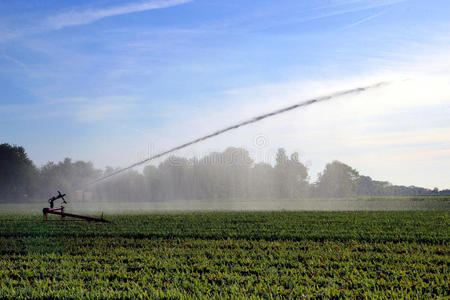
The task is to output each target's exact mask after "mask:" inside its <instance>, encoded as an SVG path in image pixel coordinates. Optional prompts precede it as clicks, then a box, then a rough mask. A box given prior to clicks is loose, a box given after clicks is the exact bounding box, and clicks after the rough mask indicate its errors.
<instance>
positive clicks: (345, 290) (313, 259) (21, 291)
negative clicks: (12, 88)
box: [0, 212, 450, 299]
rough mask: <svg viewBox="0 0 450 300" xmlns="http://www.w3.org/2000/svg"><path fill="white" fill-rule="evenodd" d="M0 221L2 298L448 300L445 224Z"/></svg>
mask: <svg viewBox="0 0 450 300" xmlns="http://www.w3.org/2000/svg"><path fill="white" fill-rule="evenodd" d="M108 219H110V220H112V221H113V223H112V224H96V223H69V222H68V223H62V222H48V223H43V222H41V221H40V216H33V215H3V216H1V217H0V278H1V281H0V298H35V299H39V298H111V299H112V298H113V299H117V298H148V297H150V298H166V299H169V298H170V299H173V298H183V297H195V298H211V297H215V298H218V297H226V298H240V297H243V296H246V297H251V298H259V297H263V298H274V297H292V298H321V299H330V298H332V299H338V298H343V297H347V298H367V299H368V298H370V299H371V298H428V299H429V298H437V297H442V298H446V297H448V296H449V289H448V277H449V268H448V266H449V254H450V253H449V247H448V243H449V235H448V227H449V213H448V212H403V213H400V212H383V213H382V212H352V213H316V212H296V213H282V212H280V213H275V212H268V213H195V214H152V215H116V216H113V217H109V218H108Z"/></svg>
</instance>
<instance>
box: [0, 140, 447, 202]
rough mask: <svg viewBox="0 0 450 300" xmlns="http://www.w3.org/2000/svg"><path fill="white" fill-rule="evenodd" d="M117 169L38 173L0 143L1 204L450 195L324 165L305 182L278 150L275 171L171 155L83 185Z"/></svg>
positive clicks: (51, 166)
mask: <svg viewBox="0 0 450 300" xmlns="http://www.w3.org/2000/svg"><path fill="white" fill-rule="evenodd" d="M116 170H117V169H114V168H112V167H107V168H106V169H105V170H99V169H96V168H95V167H94V165H93V164H92V163H91V162H84V161H75V162H73V161H72V160H71V159H70V158H66V159H64V160H63V161H61V162H58V163H54V162H48V163H47V164H45V165H43V166H41V167H40V168H38V167H36V166H35V164H34V163H33V162H32V161H31V160H30V159H29V157H28V155H27V154H26V152H25V149H24V148H23V147H21V146H15V145H9V144H6V143H4V144H0V201H1V202H17V201H22V202H24V201H37V200H39V199H40V200H42V199H43V198H44V199H45V198H49V197H50V196H51V195H53V194H54V193H55V191H56V190H61V191H63V192H70V193H71V196H74V197H77V198H79V199H81V200H85V201H95V200H101V201H130V202H136V201H154V202H157V201H165V200H183V199H191V200H201V199H205V200H211V201H213V200H220V199H233V198H234V199H236V198H241V199H301V198H333V197H353V196H358V195H364V196H386V195H392V196H398V195H407V196H411V195H444V194H446V195H448V194H450V190H442V191H439V190H438V189H437V188H435V189H426V188H421V187H415V186H408V187H406V186H397V185H392V184H390V183H389V182H386V181H376V180H373V179H372V178H370V177H369V176H363V175H360V174H359V172H358V171H357V170H355V169H353V168H352V167H350V166H348V165H346V164H344V163H342V162H339V161H333V162H331V163H329V164H327V165H326V166H325V168H324V170H323V171H322V172H321V173H319V174H318V177H317V180H316V181H315V182H310V177H309V173H308V168H307V167H306V166H305V165H304V164H303V163H302V162H301V161H300V158H299V155H298V153H296V152H294V153H292V154H290V155H288V154H287V153H286V151H285V150H284V149H283V148H280V149H279V150H278V152H277V155H276V162H275V164H274V165H272V164H268V163H262V162H260V163H255V162H254V161H253V160H252V159H251V157H250V154H249V152H248V151H247V150H246V149H243V148H236V147H229V148H227V149H226V150H225V151H223V152H212V153H210V154H208V155H206V156H204V157H201V158H190V159H187V158H183V157H179V156H170V157H168V158H167V159H165V160H164V161H162V162H161V163H159V165H158V166H154V165H148V166H146V167H145V168H144V169H143V171H142V172H138V171H136V170H130V171H127V172H124V173H122V174H120V175H117V176H114V177H111V178H110V179H108V180H105V181H104V182H100V183H98V184H96V185H93V186H90V187H87V186H86V184H87V183H88V182H90V181H92V180H94V179H96V178H98V177H100V176H104V175H107V174H110V173H111V172H114V171H116ZM81 191H83V192H81Z"/></svg>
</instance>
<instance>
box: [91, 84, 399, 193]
mask: <svg viewBox="0 0 450 300" xmlns="http://www.w3.org/2000/svg"><path fill="white" fill-rule="evenodd" d="M388 83H390V82H387V81H383V82H378V83H375V84H372V85H368V86H364V87H358V88H354V89H350V90H345V91H340V92H336V93H333V94H330V95H326V96H321V97H318V98H313V99H310V100H306V101H302V102H299V103H296V104H293V105H291V106H288V107H285V108H281V109H278V110H275V111H272V112H269V113H266V114H263V115H260V116H256V117H253V118H251V119H248V120H246V121H243V122H240V123H237V124H234V125H231V126H228V127H225V128H223V129H220V130H217V131H215V132H213V133H210V134H208V135H205V136H203V137H200V138H197V139H195V140H192V141H190V142H187V143H184V144H182V145H179V146H176V147H174V148H172V149H169V150H166V151H164V152H161V153H158V154H156V155H153V156H151V157H149V158H146V159H144V160H142V161H139V162H137V163H134V164H132V165H130V166H128V167H126V168H123V169H120V170H117V171H115V172H113V173H110V174H108V175H105V176H102V177H100V178H97V179H96V180H94V181H92V182H90V183H88V184H87V186H91V185H93V184H95V183H97V182H100V181H103V180H105V179H107V178H110V177H112V176H115V175H117V174H120V173H122V172H124V171H126V170H129V169H132V168H134V167H137V166H140V165H142V164H145V163H147V162H149V161H151V160H154V159H157V158H159V157H161V156H164V155H167V154H169V153H172V152H175V151H177V150H180V149H183V148H186V147H188V146H190V145H193V144H197V143H199V142H202V141H204V140H207V139H210V138H212V137H215V136H218V135H220V134H222V133H225V132H227V131H230V130H234V129H237V128H239V127H242V126H246V125H249V124H252V123H256V122H259V121H261V120H263V119H266V118H269V117H272V116H275V115H279V114H282V113H285V112H288V111H290V110H293V109H296V108H301V107H305V106H309V105H312V104H314V103H318V102H324V101H328V100H331V99H334V98H337V97H342V96H345V95H350V94H356V93H361V92H364V91H367V90H368V89H373V88H378V87H381V86H383V85H386V84H388Z"/></svg>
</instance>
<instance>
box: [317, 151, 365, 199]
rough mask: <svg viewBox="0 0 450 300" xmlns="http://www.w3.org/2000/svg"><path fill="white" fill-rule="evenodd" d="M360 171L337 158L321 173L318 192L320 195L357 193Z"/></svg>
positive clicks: (332, 195)
mask: <svg viewBox="0 0 450 300" xmlns="http://www.w3.org/2000/svg"><path fill="white" fill-rule="evenodd" d="M358 178H359V173H358V171H356V170H355V169H353V168H351V167H350V166H348V165H346V164H344V163H341V162H339V161H337V160H335V161H333V162H332V163H329V164H327V165H326V167H325V170H324V171H323V172H322V173H320V174H319V178H318V181H317V184H316V193H317V195H318V196H320V197H348V196H354V195H356V191H357V185H358Z"/></svg>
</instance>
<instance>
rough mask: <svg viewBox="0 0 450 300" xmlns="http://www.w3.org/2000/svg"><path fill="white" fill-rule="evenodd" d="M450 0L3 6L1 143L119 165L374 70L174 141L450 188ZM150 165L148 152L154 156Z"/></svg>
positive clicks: (43, 156)
mask: <svg viewBox="0 0 450 300" xmlns="http://www.w3.org/2000/svg"><path fill="white" fill-rule="evenodd" d="M449 32H450V1H448V0H434V1H422V0H409V1H408V0H403V1H402V0H366V1H358V0H339V1H334V0H308V1H306V0H295V1H294V0H279V1H271V0H259V1H246V0H239V1H235V0H222V1H217V0H192V1H191V0H152V1H145V0H140V1H104V0H97V1H58V0H55V1H42V0H40V1H34V0H26V1H0V143H10V144H16V145H21V146H23V147H25V149H26V151H27V153H28V155H29V157H30V158H31V159H32V160H33V161H34V162H35V164H36V165H37V166H42V165H43V164H45V163H47V162H48V161H55V162H57V161H60V160H62V159H64V158H65V157H71V158H72V159H73V160H85V161H92V162H93V163H94V165H95V166H96V167H99V168H104V167H106V166H113V167H119V166H121V167H125V166H127V165H129V164H132V163H135V162H136V161H138V160H141V159H144V158H145V157H147V156H148V155H149V154H150V155H151V154H155V153H157V152H158V151H163V150H166V149H168V148H172V147H174V146H177V145H178V144H181V143H184V142H187V141H189V140H191V139H194V138H197V137H200V136H203V135H205V134H208V133H210V132H213V131H216V130H218V129H221V128H222V127H225V126H227V125H230V124H233V123H237V122H239V121H242V120H245V119H248V118H251V117H253V116H255V115H257V114H261V113H266V112H268V111H270V110H273V109H278V108H281V107H283V106H288V105H291V104H294V103H297V102H300V101H303V100H308V99H310V98H311V97H317V96H322V95H326V94H328V93H333V92H336V91H341V90H345V89H350V88H355V87H359V86H363V85H368V84H372V83H376V82H378V81H392V83H391V84H389V85H388V86H386V87H383V88H380V89H376V90H371V91H368V92H365V93H362V94H358V95H354V96H346V97H341V98H339V99H336V100H334V101H332V102H324V103H320V104H316V105H313V106H310V107H308V108H305V109H302V110H297V111H292V112H289V113H286V114H284V115H281V116H276V117H274V118H270V119H266V120H264V121H262V122H260V123H257V124H253V125H250V126H248V127H245V128H241V129H239V130H236V131H233V132H229V133H226V134H224V135H222V136H219V137H216V138H213V139H210V140H208V141H205V142H204V143H200V144H197V145H194V146H192V147H190V148H187V149H185V150H181V151H179V152H177V155H181V156H188V157H193V156H196V157H201V156H203V155H206V154H208V153H209V152H211V151H223V150H224V149H225V148H226V147H228V146H235V147H245V148H247V149H248V150H249V151H250V153H251V155H252V158H253V159H254V160H255V161H256V162H267V163H273V162H274V159H275V153H276V150H277V149H278V148H279V147H284V148H285V149H286V150H287V152H288V153H292V152H294V151H296V152H299V153H300V159H301V160H302V161H303V162H304V163H305V164H306V165H307V166H308V168H309V173H310V177H311V181H314V180H315V179H316V176H317V173H318V172H320V171H322V170H323V168H324V166H325V165H326V163H328V162H331V161H333V160H339V161H342V162H344V163H346V164H348V165H350V166H352V167H353V168H355V169H357V170H358V171H359V172H360V174H363V175H369V176H371V177H372V178H373V179H376V180H387V181H389V182H392V183H393V184H401V185H407V186H409V185H416V186H423V187H428V188H434V187H438V188H440V189H444V188H450V117H449V116H450V51H449V50H450V34H449ZM155 163H157V162H155Z"/></svg>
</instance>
